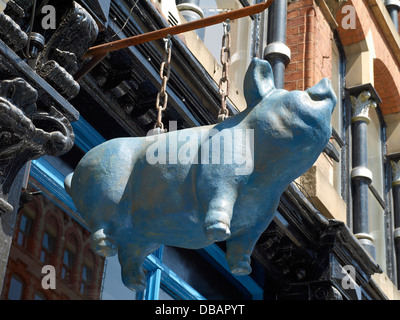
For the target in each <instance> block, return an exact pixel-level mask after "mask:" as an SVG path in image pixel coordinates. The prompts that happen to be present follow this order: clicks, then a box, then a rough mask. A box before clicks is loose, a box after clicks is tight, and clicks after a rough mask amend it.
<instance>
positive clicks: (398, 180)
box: [390, 160, 400, 186]
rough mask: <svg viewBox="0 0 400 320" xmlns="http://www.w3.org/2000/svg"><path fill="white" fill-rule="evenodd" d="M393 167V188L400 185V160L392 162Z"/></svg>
mask: <svg viewBox="0 0 400 320" xmlns="http://www.w3.org/2000/svg"><path fill="white" fill-rule="evenodd" d="M390 163H391V165H392V186H397V185H400V160H397V161H390Z"/></svg>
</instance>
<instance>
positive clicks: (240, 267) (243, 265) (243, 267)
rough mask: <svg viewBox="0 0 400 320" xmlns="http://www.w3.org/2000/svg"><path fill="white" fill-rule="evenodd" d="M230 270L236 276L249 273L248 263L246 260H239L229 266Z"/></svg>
mask: <svg viewBox="0 0 400 320" xmlns="http://www.w3.org/2000/svg"><path fill="white" fill-rule="evenodd" d="M231 272H232V273H233V274H234V275H236V276H246V275H249V274H250V273H251V266H250V263H248V262H247V261H239V262H237V263H236V264H235V265H234V266H232V268H231Z"/></svg>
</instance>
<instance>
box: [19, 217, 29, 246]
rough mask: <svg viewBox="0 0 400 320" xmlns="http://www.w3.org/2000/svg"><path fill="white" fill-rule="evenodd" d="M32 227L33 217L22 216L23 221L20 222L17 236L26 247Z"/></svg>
mask: <svg viewBox="0 0 400 320" xmlns="http://www.w3.org/2000/svg"><path fill="white" fill-rule="evenodd" d="M31 229H32V219H31V218H29V217H28V216H26V215H24V214H23V215H22V216H21V222H20V224H19V231H18V236H17V243H18V244H19V245H20V246H22V247H24V248H26V247H27V245H28V239H29V234H30V232H31Z"/></svg>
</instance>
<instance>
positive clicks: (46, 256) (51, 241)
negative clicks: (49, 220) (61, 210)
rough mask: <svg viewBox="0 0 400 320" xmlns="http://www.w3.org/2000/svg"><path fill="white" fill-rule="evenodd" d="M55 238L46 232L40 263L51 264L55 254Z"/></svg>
mask: <svg viewBox="0 0 400 320" xmlns="http://www.w3.org/2000/svg"><path fill="white" fill-rule="evenodd" d="M54 246H55V237H54V236H53V235H51V234H50V233H49V232H48V231H46V232H45V233H44V235H43V241H42V250H41V251H40V261H41V262H42V263H43V264H51V258H52V255H53V253H54Z"/></svg>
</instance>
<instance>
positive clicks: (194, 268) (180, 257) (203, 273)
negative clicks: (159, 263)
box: [163, 246, 243, 299]
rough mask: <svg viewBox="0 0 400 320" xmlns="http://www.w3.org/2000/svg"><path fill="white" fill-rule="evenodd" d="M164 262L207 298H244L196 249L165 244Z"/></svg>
mask: <svg viewBox="0 0 400 320" xmlns="http://www.w3.org/2000/svg"><path fill="white" fill-rule="evenodd" d="M163 262H164V263H165V264H166V265H167V266H168V267H169V268H170V269H171V270H172V271H174V272H175V273H176V274H177V275H178V276H179V277H181V278H182V279H183V280H184V281H185V282H186V283H188V284H189V285H190V286H192V287H193V288H194V289H195V290H197V291H198V292H199V293H200V294H201V295H203V296H204V297H205V298H206V299H243V295H242V293H241V292H240V291H239V290H238V289H237V288H236V287H235V286H234V285H233V284H232V283H231V282H229V281H228V279H227V278H225V277H224V276H223V275H222V274H221V273H220V272H218V271H217V270H216V269H214V268H213V267H212V266H211V265H210V264H209V263H208V262H207V261H206V260H204V259H203V257H202V256H201V255H200V254H199V253H198V252H196V251H195V250H188V249H182V248H174V247H169V246H164V253H163Z"/></svg>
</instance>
